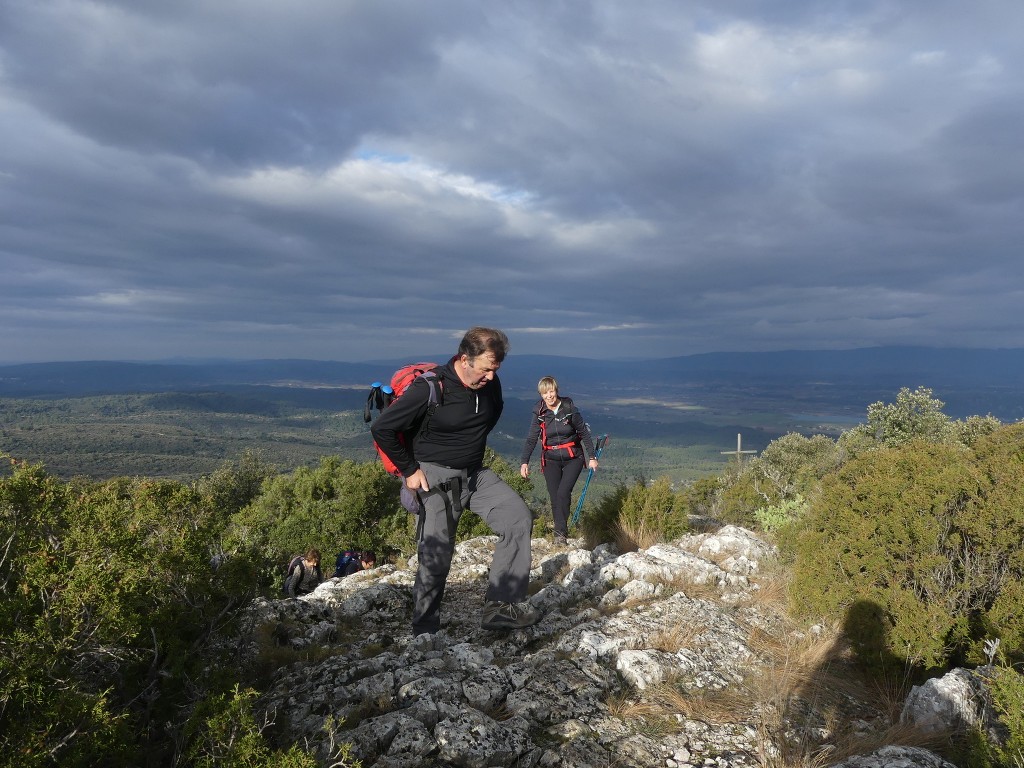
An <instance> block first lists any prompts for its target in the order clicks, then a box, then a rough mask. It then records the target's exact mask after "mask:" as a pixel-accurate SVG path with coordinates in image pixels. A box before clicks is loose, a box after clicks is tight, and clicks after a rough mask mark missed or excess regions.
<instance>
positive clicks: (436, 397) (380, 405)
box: [363, 363, 444, 477]
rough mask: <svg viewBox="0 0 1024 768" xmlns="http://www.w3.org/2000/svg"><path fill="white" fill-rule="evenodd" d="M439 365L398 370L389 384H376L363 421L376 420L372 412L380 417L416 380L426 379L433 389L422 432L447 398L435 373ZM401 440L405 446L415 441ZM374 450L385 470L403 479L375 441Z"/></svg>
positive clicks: (421, 364) (410, 437) (367, 399)
mask: <svg viewBox="0 0 1024 768" xmlns="http://www.w3.org/2000/svg"><path fill="white" fill-rule="evenodd" d="M437 367H438V365H437V363H412V364H411V365H406V366H403V367H401V368H399V369H398V370H397V371H395V372H394V374H393V375H392V376H391V383H390V384H382V383H381V382H379V381H375V382H373V384H371V385H370V394H369V395H368V396H367V398H366V407H365V408H364V409H363V421H365V422H366V423H367V424H369V423H370V421H372V420H373V410H374V409H376V410H377V412H378V413H379V412H380V411H383V410H384V409H385V408H387V407H388V406H389V405H391V404H392V403H393V402H394V401H395V400H397V399H398V398H399V397H401V396H402V393H403V392H405V390H407V389H408V388H409V385H410V384H412V383H413V381H415V380H416V379H417V378H419V377H421V376H422V377H423V378H424V379H426V381H427V383H428V384H429V385H430V395H429V396H428V400H427V415H426V416H425V417H424V418H423V424H422V426H420V429H423V428H424V427H426V425H427V421H428V420H429V419H430V416H431V415H432V414H433V413H434V410H435V409H436V408H437V406H438V405H439V403H440V400H441V397H443V395H444V385H443V384H442V382H441V379H439V378H438V376H437V373H436V372H435V371H434V369H435V368H437ZM399 439H400V440H401V441H402V443H403V444H405V445H408V441H410V440H411V439H412V435H407V434H403V435H399ZM373 447H374V448H376V449H377V454H378V455H379V456H380V460H381V462H382V463H383V464H384V469H385V470H387V471H388V472H389V473H391V474H392V475H394V476H395V477H401V476H402V473H401V472H399V471H398V467H396V466H395V465H394V463H393V462H392V461H391V459H389V458H388V457H387V455H386V454H385V453H384V451H382V450H381V449H380V446H379V445H377V441H376V440H374V441H373Z"/></svg>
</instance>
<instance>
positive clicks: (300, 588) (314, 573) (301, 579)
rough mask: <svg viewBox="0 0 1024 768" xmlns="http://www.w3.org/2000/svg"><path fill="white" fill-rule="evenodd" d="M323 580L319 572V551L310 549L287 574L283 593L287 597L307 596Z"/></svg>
mask: <svg viewBox="0 0 1024 768" xmlns="http://www.w3.org/2000/svg"><path fill="white" fill-rule="evenodd" d="M323 580H324V574H323V571H321V570H320V550H318V549H313V548H310V549H309V550H307V551H306V554H305V555H303V556H302V560H300V561H298V562H297V563H295V564H294V565H293V566H292V568H291V570H290V571H289V572H288V577H287V578H286V579H285V583H284V593H285V595H287V596H288V597H298V596H299V595H308V594H309V593H310V592H312V591H313V590H314V589H316V588H317V587H318V586H320V583H321V582H322V581H323Z"/></svg>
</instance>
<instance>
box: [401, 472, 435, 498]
mask: <svg viewBox="0 0 1024 768" xmlns="http://www.w3.org/2000/svg"><path fill="white" fill-rule="evenodd" d="M405 487H406V488H408V489H409V490H410V491H423V492H424V493H427V492H428V491H430V485H429V484H428V483H427V476H426V475H425V474H423V470H422V469H417V470H416V471H415V472H413V473H412V474H411V475H409V476H408V477H407V478H405Z"/></svg>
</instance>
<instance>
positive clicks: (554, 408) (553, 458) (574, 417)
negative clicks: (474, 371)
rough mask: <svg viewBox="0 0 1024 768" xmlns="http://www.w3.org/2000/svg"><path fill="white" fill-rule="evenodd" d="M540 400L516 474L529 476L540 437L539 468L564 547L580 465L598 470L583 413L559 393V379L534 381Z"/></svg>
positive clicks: (549, 377) (591, 440)
mask: <svg viewBox="0 0 1024 768" xmlns="http://www.w3.org/2000/svg"><path fill="white" fill-rule="evenodd" d="M537 392H538V393H539V394H540V400H539V401H538V402H537V404H536V405H535V406H534V408H533V416H532V417H531V421H530V429H529V431H528V432H527V434H526V443H525V444H524V445H523V453H522V456H521V458H520V461H521V462H522V466H521V467H520V468H519V474H520V475H522V476H523V477H524V478H526V477H529V475H530V456H532V455H533V449H534V448H535V447H536V446H537V440H538V439H539V440H540V444H541V454H540V467H541V472H542V473H543V474H544V481H545V483H546V484H547V487H548V496H550V497H551V516H552V517H553V518H554V521H555V544H556V545H558V546H564V545H565V543H566V539H567V538H568V535H569V526H568V521H569V504H570V503H571V502H572V489H573V487H574V486H575V485H576V481H577V480H579V477H580V473H581V472H582V471H583V465H584V463H586V464H587V465H588V466H589V467H590V468H591V469H597V458H596V456H595V455H594V440H593V437H592V436H591V434H590V427H588V426H587V423H586V422H585V421H584V420H583V415H582V414H581V413H580V411H579V409H578V408H577V407H576V406H575V405H574V404H573V402H572V400H571V399H570V398H568V397H562V396H561V395H559V393H558V382H557V381H555V379H554V378H553V377H551V376H545V377H544V378H542V379H541V380H540V381H539V382H538V383H537Z"/></svg>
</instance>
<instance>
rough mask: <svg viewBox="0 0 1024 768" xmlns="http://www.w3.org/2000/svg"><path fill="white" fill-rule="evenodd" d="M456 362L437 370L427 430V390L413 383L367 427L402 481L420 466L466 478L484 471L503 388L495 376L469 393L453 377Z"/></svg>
mask: <svg viewBox="0 0 1024 768" xmlns="http://www.w3.org/2000/svg"><path fill="white" fill-rule="evenodd" d="M454 362H455V358H452V359H451V360H449V361H448V363H447V364H446V365H443V366H441V367H440V368H437V369H435V370H436V372H437V375H438V380H439V381H438V383H439V384H440V394H439V396H438V404H437V406H436V407H435V408H434V409H433V412H432V413H431V414H430V418H429V419H427V420H426V423H425V426H424V417H425V416H426V414H427V410H428V408H427V406H428V403H429V398H430V387H429V385H428V384H427V382H426V381H425V380H424V379H423V378H417V379H415V380H414V381H413V383H412V384H410V385H409V387H408V389H406V390H405V392H403V393H402V395H401V396H400V397H399V398H398V399H397V400H395V401H394V402H393V403H392V404H391V405H389V406H388V407H387V408H385V409H384V410H383V411H382V412H381V414H380V416H378V417H377V419H376V421H374V423H373V426H371V427H370V433H371V434H372V435H373V439H374V440H375V441H376V443H377V445H378V446H380V449H381V450H382V451H384V453H386V454H387V456H388V458H389V459H391V461H393V462H394V463H395V466H396V467H398V470H399V471H400V472H401V473H402V476H403V477H409V475H411V474H412V473H413V472H415V471H416V470H417V469H419V466H420V465H419V462H421V461H427V462H431V463H433V464H440V465H442V466H445V467H451V468H452V469H467V470H469V471H470V472H474V471H476V470H477V469H479V468H480V467H481V466H482V465H483V462H484V449H485V448H486V447H487V435H488V434H489V433H490V431H491V430H492V429H494V425H495V424H497V423H498V419H499V418H500V417H501V411H502V409H503V408H504V400H503V399H502V396H501V382H500V381H499V380H498V377H497V376H495V377H494V378H493V379H492V380H491V381H489V382H488V383H487V384H485V385H484V386H483V387H481V388H480V389H470V388H469V387H467V386H466V385H465V384H463V383H462V380H461V379H459V376H458V374H457V373H455V366H454ZM400 435H405V437H406V439H405V440H404V441H403V440H402V439H399V436H400ZM409 437H411V441H410V440H409V439H408V438H409ZM410 444H411V449H410V448H409V447H408V446H409V445H410Z"/></svg>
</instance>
